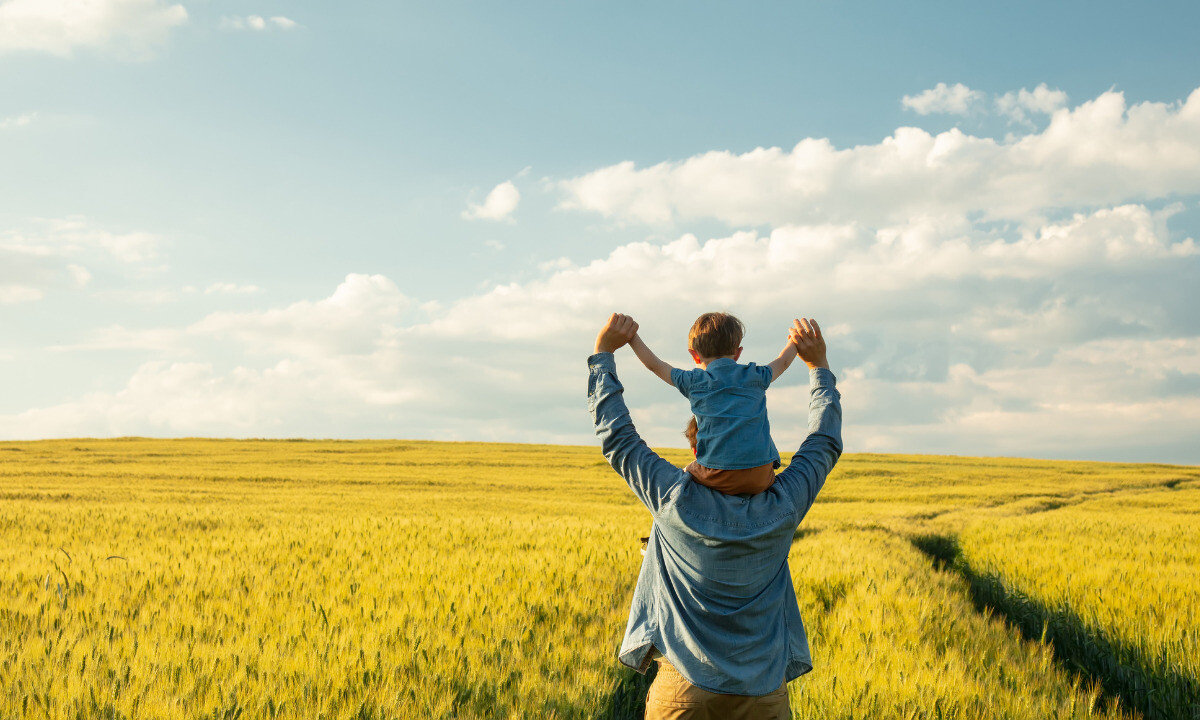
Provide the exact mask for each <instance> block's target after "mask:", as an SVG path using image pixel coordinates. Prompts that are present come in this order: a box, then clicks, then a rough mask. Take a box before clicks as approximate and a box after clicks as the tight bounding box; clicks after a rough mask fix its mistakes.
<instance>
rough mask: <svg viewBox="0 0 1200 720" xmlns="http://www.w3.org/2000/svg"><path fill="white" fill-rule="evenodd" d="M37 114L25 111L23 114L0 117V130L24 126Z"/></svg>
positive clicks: (35, 118) (34, 118)
mask: <svg viewBox="0 0 1200 720" xmlns="http://www.w3.org/2000/svg"><path fill="white" fill-rule="evenodd" d="M37 116H38V114H37V113H35V112H31V113H25V114H24V115H14V116H12V117H6V118H0V130H7V129H8V128H18V127H25V126H26V125H29V124H31V123H32V122H33V121H34V120H37Z"/></svg>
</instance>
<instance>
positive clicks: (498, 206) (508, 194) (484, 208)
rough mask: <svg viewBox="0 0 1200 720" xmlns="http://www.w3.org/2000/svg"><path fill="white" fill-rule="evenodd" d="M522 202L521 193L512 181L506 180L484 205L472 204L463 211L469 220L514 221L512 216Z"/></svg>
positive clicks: (493, 189)
mask: <svg viewBox="0 0 1200 720" xmlns="http://www.w3.org/2000/svg"><path fill="white" fill-rule="evenodd" d="M520 202H521V192H520V191H519V190H517V186H516V185H513V183H512V181H511V180H505V181H504V182H502V183H500V184H499V185H497V186H496V187H494V188H492V191H491V192H489V193H488V195H487V197H486V198H485V199H484V201H483V204H482V205H476V204H474V203H472V204H471V205H470V206H469V207H468V208H467V209H466V210H464V211H463V217H464V218H466V219H468V220H507V221H510V222H511V221H512V214H513V212H514V211H515V210H516V209H517V205H518V204H519V203H520Z"/></svg>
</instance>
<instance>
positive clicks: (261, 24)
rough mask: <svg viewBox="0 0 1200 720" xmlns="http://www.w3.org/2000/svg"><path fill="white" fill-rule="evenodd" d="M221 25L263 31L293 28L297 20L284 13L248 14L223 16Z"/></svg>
mask: <svg viewBox="0 0 1200 720" xmlns="http://www.w3.org/2000/svg"><path fill="white" fill-rule="evenodd" d="M221 27H223V28H225V29H227V30H252V31H263V30H268V29H271V28H278V29H280V30H291V29H293V28H295V27H297V24H296V21H295V20H292V19H291V18H287V17H284V16H282V15H275V16H272V17H270V18H264V17H263V16H261V15H246V16H244V17H243V16H233V17H223V18H221Z"/></svg>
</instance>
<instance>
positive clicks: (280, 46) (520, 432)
mask: <svg viewBox="0 0 1200 720" xmlns="http://www.w3.org/2000/svg"><path fill="white" fill-rule="evenodd" d="M648 5H650V6H649V7H648ZM59 6H61V7H59ZM63 8H69V11H68V12H60V10H62V9H63ZM1198 21H1200V7H1198V6H1196V5H1195V4H1194V3H1159V4H1155V5H1154V6H1153V8H1145V7H1132V6H1129V5H1127V4H1116V3H1053V4H1049V5H1045V4H1033V3H1025V4H1015V3H1009V4H1004V5H995V6H990V7H986V8H975V7H966V6H951V5H947V4H943V3H909V4H895V3H854V4H848V3H807V4H801V3H795V4H783V3H751V4H732V3H682V2H671V3H657V4H645V3H608V4H599V3H595V4H582V3H536V4H535V3H516V4H514V3H506V4H497V3H429V4H423V5H416V4H408V3H372V4H356V5H355V6H354V7H352V8H348V7H346V6H343V5H338V4H331V3H304V2H286V3H283V2H261V3H256V2H238V3H232V2H219V1H217V0H204V1H203V2H186V1H185V2H169V1H165V0H90V1H89V2H87V3H78V4H69V3H66V2H63V1H62V0H0V318H2V319H3V323H4V327H5V328H6V332H5V336H4V338H3V340H0V371H3V373H4V376H5V377H8V378H10V380H9V381H8V382H7V383H6V384H5V388H4V390H5V391H4V392H3V393H0V436H2V437H10V438H26V437H54V436H74V435H88V436H93V435H96V436H106V435H125V434H144V435H155V436H176V435H216V436H235V437H243V436H292V435H302V436H314V437H327V436H332V437H397V436H399V437H430V438H440V439H494V440H517V441H524V442H540V441H544V442H579V443H586V442H589V436H590V430H589V427H588V422H587V417H586V413H585V411H584V409H583V402H582V398H581V397H580V395H581V393H582V389H581V388H582V387H583V381H582V376H583V374H584V364H583V356H585V355H586V351H587V346H588V344H589V342H590V337H591V335H593V334H594V330H595V327H596V326H597V324H598V323H599V322H600V321H601V320H602V319H603V317H605V316H606V315H607V313H608V312H610V311H612V310H621V311H625V312H631V313H633V314H634V315H635V317H637V318H638V319H639V320H640V321H641V322H642V324H643V326H644V328H645V332H644V335H645V337H646V338H647V341H648V342H651V343H652V345H654V346H655V347H656V348H657V349H658V350H659V352H660V354H662V355H664V356H665V357H667V358H668V359H670V360H673V361H675V362H678V363H683V361H685V360H686V359H687V356H686V353H685V346H684V345H683V342H684V340H683V339H685V338H686V334H685V333H686V328H687V325H688V324H689V323H690V319H691V318H692V317H694V316H695V315H696V314H698V312H701V311H703V310H707V309H711V307H722V308H725V309H729V310H731V311H734V312H736V313H738V314H740V315H742V316H743V317H744V319H745V320H746V321H747V324H748V326H749V328H750V333H749V335H748V336H747V339H746V346H747V352H748V354H749V355H750V356H751V357H759V356H761V357H762V359H763V360H764V361H765V360H766V359H769V358H770V357H773V356H774V353H775V352H776V351H777V350H778V348H777V347H775V345H777V344H779V343H778V342H776V340H781V339H782V337H783V334H782V333H783V328H785V327H786V325H787V322H788V320H789V319H790V318H791V317H793V316H795V315H801V314H803V315H815V316H817V317H818V318H821V319H822V320H824V321H825V324H826V326H827V327H830V328H832V329H833V330H834V332H833V333H832V334H831V337H830V343H831V345H832V347H833V350H832V357H833V358H834V360H833V364H834V365H835V370H837V371H838V372H839V376H840V377H841V381H842V387H843V392H844V393H845V394H846V405H847V422H848V426H847V438H848V441H849V442H850V448H849V449H851V450H878V451H891V452H944V453H957V454H999V455H1025V456H1039V457H1071V458H1096V459H1130V460H1164V461H1174V462H1190V463H1197V462H1200V450H1197V449H1196V447H1195V442H1194V438H1195V437H1196V436H1197V433H1198V432H1200V366H1198V365H1197V364H1196V360H1195V359H1194V358H1195V357H1196V351H1197V350H1200V326H1198V324H1197V322H1196V321H1194V320H1192V319H1191V318H1190V315H1191V314H1192V308H1194V307H1195V305H1196V304H1197V300H1200V291H1197V290H1196V287H1197V283H1196V281H1197V280H1198V279H1200V272H1198V271H1200V262H1198V261H1197V254H1196V249H1195V247H1194V245H1189V244H1188V240H1189V239H1190V238H1195V237H1197V235H1198V234H1200V208H1198V207H1197V200H1198V195H1200V162H1192V160H1193V159H1194V158H1197V157H1200V118H1198V116H1200V97H1197V98H1192V99H1191V100H1190V101H1189V96H1190V95H1191V94H1192V93H1193V91H1195V90H1196V89H1197V88H1198V87H1200V72H1198V71H1197V68H1200V49H1198V48H1197V44H1196V43H1195V42H1194V38H1192V37H1190V34H1191V31H1192V30H1193V29H1194V28H1195V27H1197V25H1198ZM1039 88H1040V89H1039ZM905 128H915V129H916V130H913V131H907V130H904V129H905ZM756 149H761V150H756ZM629 163H631V165H630V164H629ZM496 188H499V190H496V192H495V194H494V195H492V202H491V203H489V202H488V197H489V193H493V191H494V190H495V189H496ZM776 336H778V337H776ZM621 360H622V361H623V362H624V364H623V365H622V368H623V374H624V376H625V379H626V382H627V384H628V385H629V387H630V400H631V401H632V403H633V404H634V405H635V407H636V408H637V412H636V419H637V421H638V423H639V427H640V428H642V429H643V432H645V433H646V434H647V435H648V436H649V437H650V438H651V439H652V440H653V441H655V442H658V443H660V444H670V445H678V444H680V439H679V435H678V430H679V427H681V426H682V424H683V422H684V421H685V420H686V412H687V408H686V404H685V402H684V401H683V399H682V398H680V397H679V396H678V395H677V394H674V393H673V391H671V389H670V388H669V387H666V386H665V385H662V384H661V383H659V384H656V383H657V381H656V380H654V379H653V378H652V377H650V376H649V374H648V373H645V371H644V370H642V369H641V368H639V367H637V366H636V365H635V364H634V363H635V361H634V360H633V358H632V355H630V356H628V357H622V358H621ZM803 381H804V378H803V375H802V373H794V374H793V375H791V376H785V377H784V378H782V379H781V381H780V383H779V385H778V386H777V387H776V388H775V389H774V390H773V392H772V395H771V397H770V403H771V404H770V408H771V413H772V419H773V427H774V429H775V434H776V441H777V443H779V444H780V446H781V447H785V446H787V445H789V444H793V441H790V440H788V437H789V430H790V431H791V434H795V433H796V432H799V431H800V428H801V427H802V419H803V417H802V416H803V397H802V394H803ZM797 439H798V438H797Z"/></svg>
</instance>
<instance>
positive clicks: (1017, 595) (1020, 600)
mask: <svg viewBox="0 0 1200 720" xmlns="http://www.w3.org/2000/svg"><path fill="white" fill-rule="evenodd" d="M908 540H909V542H911V543H912V544H913V546H914V547H915V548H917V549H918V550H920V551H921V552H922V553H924V554H925V555H926V556H928V557H929V558H930V560H931V561H932V562H933V565H934V567H935V568H936V569H937V570H938V571H940V572H949V573H955V574H957V575H959V576H961V577H962V578H963V579H964V580H966V581H967V588H968V592H969V593H970V596H971V601H972V604H973V605H974V607H975V609H976V611H978V612H980V613H981V614H984V613H989V612H990V613H994V614H998V615H1000V616H1001V617H1003V618H1004V620H1005V621H1006V622H1007V623H1008V625H1010V626H1011V627H1013V628H1015V629H1016V630H1018V631H1019V632H1020V633H1021V634H1022V635H1023V636H1024V637H1025V638H1026V639H1028V640H1031V641H1033V642H1038V643H1042V642H1049V643H1050V644H1051V645H1053V647H1054V651H1055V652H1054V657H1055V660H1056V661H1057V662H1058V663H1059V665H1060V666H1062V667H1063V668H1064V669H1066V670H1067V671H1068V672H1072V673H1076V674H1079V675H1082V676H1083V677H1084V678H1085V679H1087V680H1090V681H1092V682H1095V683H1097V684H1098V685H1099V686H1100V688H1101V697H1102V698H1103V701H1104V702H1106V703H1118V704H1119V705H1123V706H1124V707H1126V708H1132V709H1134V710H1136V711H1137V712H1139V713H1141V715H1142V716H1143V717H1144V718H1145V719H1146V720H1200V684H1198V683H1197V682H1196V680H1194V679H1193V678H1190V677H1188V676H1186V675H1184V674H1182V673H1179V672H1171V671H1166V672H1164V671H1162V670H1155V669H1153V666H1152V664H1151V663H1150V662H1148V658H1145V657H1142V656H1141V653H1139V652H1137V651H1136V650H1135V649H1133V648H1130V647H1128V646H1126V645H1124V644H1122V643H1120V642H1118V641H1115V640H1113V639H1111V638H1108V637H1106V636H1105V635H1104V634H1103V633H1102V632H1100V631H1099V630H1096V629H1092V628H1089V627H1088V626H1087V624H1086V623H1085V622H1084V621H1083V619H1082V618H1081V617H1080V616H1079V615H1078V614H1076V613H1075V612H1074V611H1072V610H1071V609H1070V608H1069V607H1051V606H1049V605H1046V604H1045V603H1042V602H1041V601H1039V600H1037V599H1035V598H1032V597H1030V596H1029V595H1026V594H1025V593H1023V592H1021V591H1020V590H1018V589H1016V588H1014V587H1011V586H1009V585H1008V584H1007V583H1006V582H1005V580H1004V578H1003V577H1002V576H1000V575H996V574H993V573H980V572H978V571H977V570H975V569H974V568H972V567H971V566H970V564H968V563H967V562H966V560H965V558H964V557H963V554H962V551H961V549H960V547H959V543H958V537H957V536H955V535H949V534H945V535H943V534H936V533H929V534H918V535H911V536H909V537H908ZM1122 657H1125V658H1134V662H1133V664H1130V665H1123V664H1122V663H1121V662H1120V661H1119V660H1118V658H1122Z"/></svg>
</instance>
